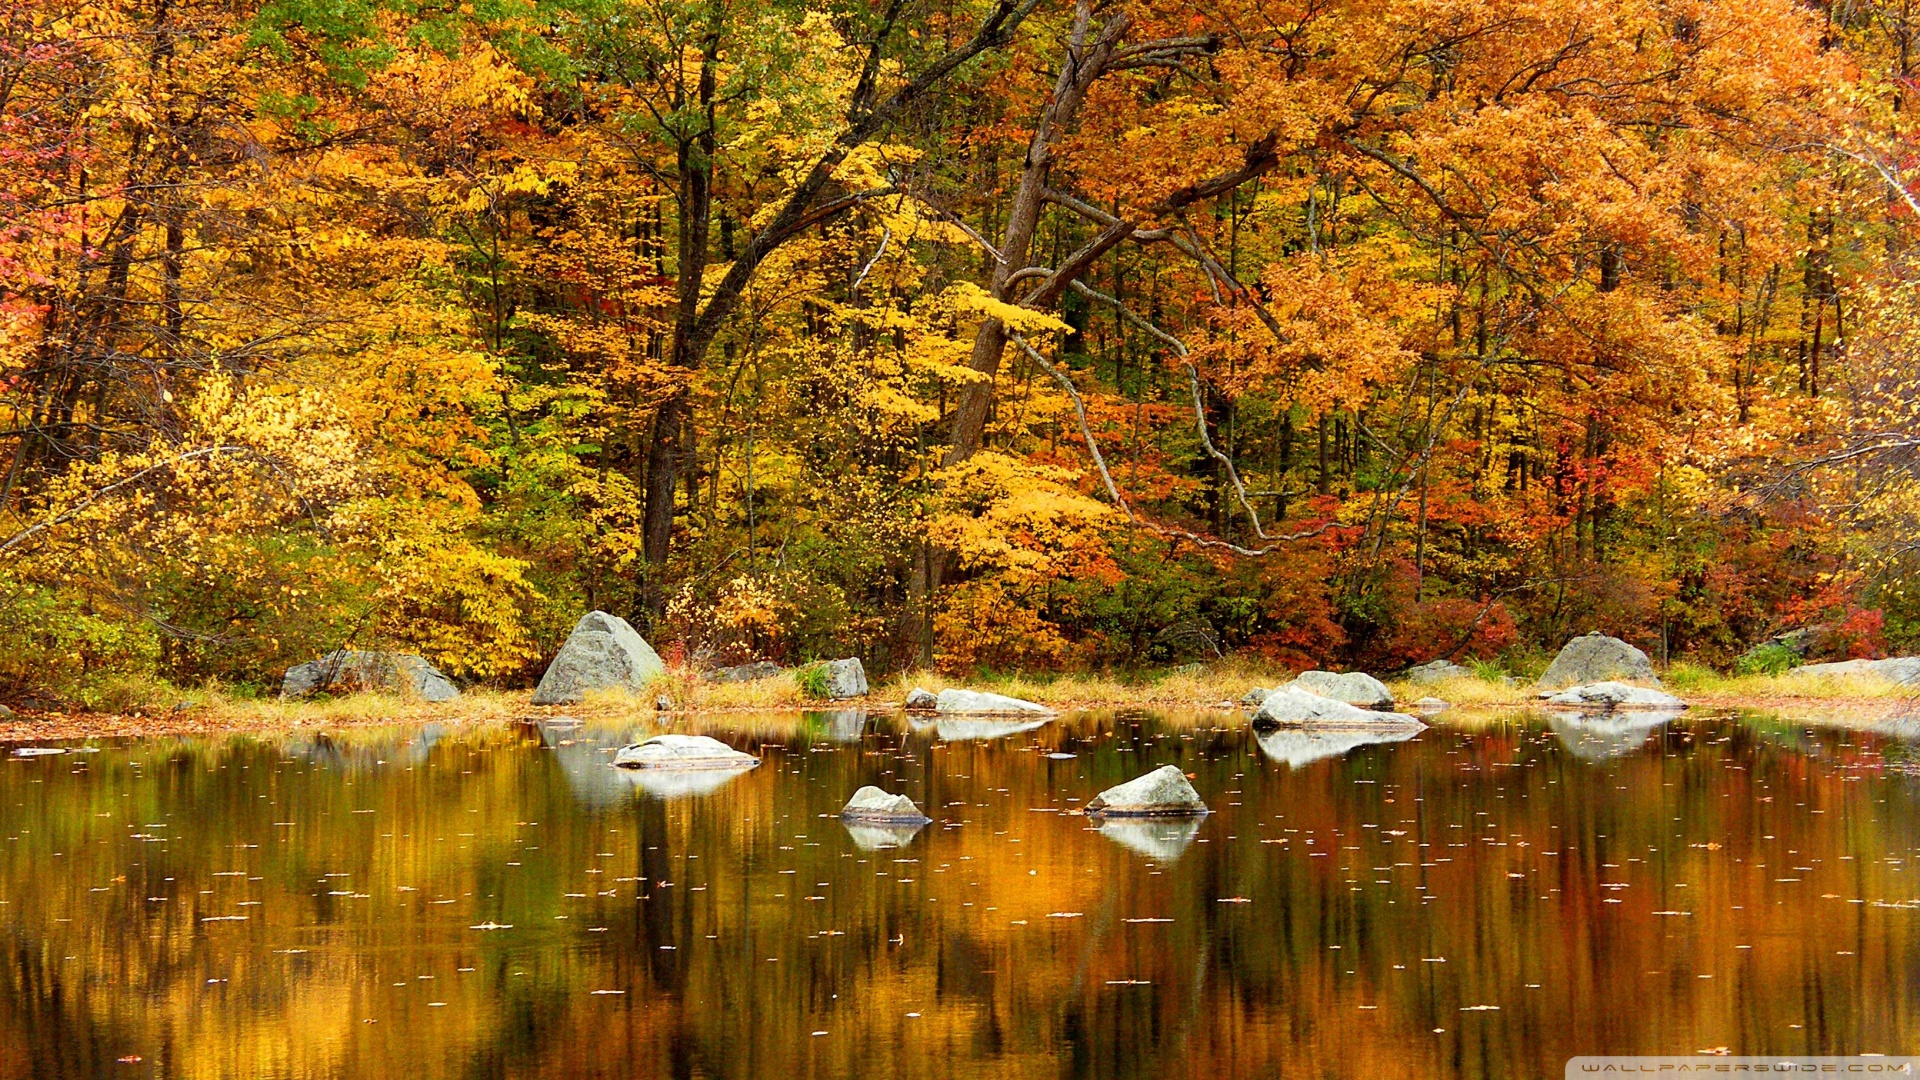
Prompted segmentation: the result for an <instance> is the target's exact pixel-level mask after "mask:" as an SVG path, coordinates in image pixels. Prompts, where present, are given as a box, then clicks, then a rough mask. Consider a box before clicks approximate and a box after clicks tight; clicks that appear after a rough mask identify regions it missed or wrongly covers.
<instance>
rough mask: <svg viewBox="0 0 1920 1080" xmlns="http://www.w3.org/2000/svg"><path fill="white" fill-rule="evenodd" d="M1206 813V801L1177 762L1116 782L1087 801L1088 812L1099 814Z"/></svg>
mask: <svg viewBox="0 0 1920 1080" xmlns="http://www.w3.org/2000/svg"><path fill="white" fill-rule="evenodd" d="M1206 812H1207V804H1206V803H1204V802H1202V801H1201V800H1200V793H1199V792H1197V791H1195V790H1193V785H1192V784H1191V783H1188V782H1187V774H1186V773H1183V772H1181V771H1180V767H1179V766H1178V765H1162V766H1160V767H1159V768H1157V769H1155V770H1153V771H1152V772H1150V773H1148V774H1146V775H1145V776H1142V777H1139V778H1137V779H1133V780H1129V781H1127V782H1126V783H1124V784H1116V785H1114V786H1113V787H1110V788H1108V789H1107V790H1105V791H1103V792H1101V793H1100V794H1099V795H1098V796H1096V797H1095V798H1094V800H1093V801H1092V802H1090V803H1088V804H1087V813H1089V814H1092V815H1095V816H1099V817H1190V816H1193V815H1195V814H1204V813H1206Z"/></svg>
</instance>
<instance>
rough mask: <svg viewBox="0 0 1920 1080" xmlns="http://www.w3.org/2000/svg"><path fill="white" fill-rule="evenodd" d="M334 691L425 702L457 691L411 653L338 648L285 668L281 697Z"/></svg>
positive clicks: (456, 694) (449, 698) (452, 695)
mask: <svg viewBox="0 0 1920 1080" xmlns="http://www.w3.org/2000/svg"><path fill="white" fill-rule="evenodd" d="M323 690H324V691H327V692H329V693H335V694H358V693H375V692H381V691H384V692H386V693H390V694H412V695H414V696H416V697H420V698H424V699H426V700H427V701H452V700H453V699H454V698H457V697H459V696H460V691H459V689H458V688H457V687H455V686H454V685H453V683H452V682H450V681H448V679H447V677H446V676H445V675H442V674H440V669H439V668H436V667H434V666H433V665H432V664H429V663H427V662H426V660H424V659H423V658H421V657H418V656H414V655H413V654H412V653H390V652H362V651H359V650H355V649H340V650H337V651H334V652H330V653H328V654H327V655H325V656H323V657H321V658H320V659H318V660H309V661H307V662H306V663H304V664H300V665H298V666H297V667H291V668H288V669H287V674H286V677H285V678H283V679H281V680H280V696H281V697H306V696H307V695H308V694H315V693H319V692H321V691H323Z"/></svg>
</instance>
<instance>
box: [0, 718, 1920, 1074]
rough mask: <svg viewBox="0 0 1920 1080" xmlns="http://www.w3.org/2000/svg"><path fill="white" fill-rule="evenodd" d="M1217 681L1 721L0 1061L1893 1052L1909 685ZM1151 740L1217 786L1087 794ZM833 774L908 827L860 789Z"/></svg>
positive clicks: (1012, 1070) (1908, 948)
mask: <svg viewBox="0 0 1920 1080" xmlns="http://www.w3.org/2000/svg"><path fill="white" fill-rule="evenodd" d="M1221 722H1222V721H1220V720H1219V719H1216V718H1209V717H1194V716H1187V717H1174V716H1158V715H1147V714H1113V713H1087V714H1078V715H1074V716H1070V717H1066V718H1063V719H1060V720H1055V721H1053V722H1051V723H1047V724H1044V725H1042V726H1039V727H1037V728H1031V727H1023V726H1022V725H1018V724H994V723H983V722H959V723H955V722H943V723H941V724H939V725H938V726H935V725H932V724H920V723H915V724H909V723H908V722H907V721H906V720H905V719H904V718H902V717H900V716H897V715H887V714H877V715H872V716H863V715H862V714H860V713H823V714H809V715H808V716H806V717H804V718H802V719H799V720H796V719H794V718H792V717H769V718H766V719H764V720H754V719H734V720H714V721H691V722H687V723H685V724H682V725H679V726H677V727H676V728H675V730H684V731H691V732H698V733H705V734H710V735H714V736H716V737H718V738H721V739H723V740H725V741H727V742H729V743H731V744H733V745H735V746H737V747H739V748H742V749H746V750H751V751H754V752H756V753H758V754H760V755H761V756H762V757H763V759H764V764H762V765H761V767H760V768H758V769H755V770H753V771H751V772H747V773H744V774H738V775H733V776H732V777H731V778H726V777H723V776H712V775H709V776H704V777H699V778H697V779H693V780H689V779H687V778H684V777H682V778H680V779H678V780H676V779H673V778H659V777H651V776H650V777H646V778H644V779H636V778H634V777H633V776H632V775H630V774H628V773H625V772H623V771H621V770H616V769H614V768H612V767H611V766H609V765H608V764H607V762H608V761H609V760H610V759H611V751H612V750H613V749H614V748H616V747H617V746H619V745H620V744H621V743H623V742H625V741H627V740H628V739H629V738H630V737H632V736H633V735H634V734H635V730H636V729H635V728H634V727H632V726H630V725H621V726H618V727H614V726H601V725H588V726H585V727H555V726H551V725H533V724H524V725H517V726H498V725H495V726H474V727H447V728H438V727H436V728H428V729H417V728H416V729H405V730H383V731H366V730H360V731H349V732H345V733H343V734H340V735H337V736H334V737H331V738H329V737H326V736H312V735H307V736H291V737H278V736H275V737H264V736H261V737H256V736H230V737H209V738H200V739H164V740H147V741H138V742H133V743H124V744H118V745H106V746H103V747H101V748H100V749H99V750H98V752H94V753H86V754H78V753H68V754H62V755H57V756H43V757H29V758H20V757H14V756H11V755H12V753H13V751H12V749H11V748H7V749H5V750H4V751H3V752H5V753H6V754H8V755H9V756H8V757H7V759H6V760H5V761H4V762H0V950H3V951H4V955H0V1080H7V1078H13V1077H61V1078H67V1077H94V1076H110V1077H138V1076H182V1077H249V1078H251V1077H301V1078H306V1077H313V1078H319V1077H342V1076H349V1077H403V1078H406V1080H430V1078H439V1077H490V1076H503V1077H504V1076H513V1077H534V1076H542V1077H562V1076H565V1077H572V1076H583V1077H584V1076H606V1077H629V1076H631V1077H655V1076H674V1077H774V1078H779V1080H794V1078H798V1077H841V1076H852V1075H859V1076H871V1077H909V1078H911V1077H947V1076H996V1077H999V1076H1005V1077H1026V1076H1033V1077H1062V1076H1065V1077H1082V1076H1089V1077H1119V1076H1129V1077H1130V1076H1140V1077H1170V1076H1178V1077H1221V1076H1248V1077H1275V1076H1314V1077H1322V1076H1354V1077H1360V1076H1407V1077H1425V1076H1468V1077H1533V1076H1538V1077H1558V1076H1560V1075H1561V1073H1562V1069H1563V1066H1564V1063H1565V1061H1566V1059H1567V1058H1569V1057H1571V1056H1573V1055H1576V1054H1593V1053H1642V1054H1652V1053H1685V1054H1691V1053H1695V1052H1697V1051H1707V1050H1714V1049H1717V1048H1726V1049H1729V1050H1731V1051H1732V1052H1733V1053H1736V1054H1763V1053H1782V1054H1784V1053H1796V1054H1814V1053H1821V1054H1829V1053H1831V1054H1838V1053H1859V1052H1886V1053H1897V1052H1911V1051H1913V1050H1914V1049H1915V1048H1916V1047H1920V863H1917V862H1916V860H1920V775H1917V774H1920V741H1914V742H1907V741H1902V739H1901V738H1899V737H1898V736H1899V735H1901V734H1908V735H1909V737H1910V738H1913V739H1915V740H1920V725H1916V726H1915V731H1914V732H1912V733H1906V732H1903V731H1901V730H1899V729H1898V728H1895V729H1893V731H1892V733H1891V734H1868V733H1857V732H1855V733H1849V732H1845V731H1839V730H1834V729H1811V728H1806V727H1802V726H1799V725H1795V724H1792V723H1790V722H1784V721H1781V720H1778V719H1774V718H1768V717H1758V716H1736V717H1710V716H1703V715H1689V716H1685V717H1683V718H1681V719H1678V720H1674V721H1672V722H1669V723H1667V724H1664V725H1647V724H1635V723H1632V722H1630V721H1613V722H1606V723H1601V724H1586V725H1583V724H1581V723H1580V722H1578V721H1568V720H1553V721H1549V720H1548V719H1546V718H1544V717H1539V716H1533V717H1525V716H1516V717H1513V718H1511V719H1507V720H1499V721H1494V722H1490V723H1485V724H1479V725H1475V726H1473V727H1471V728H1461V727H1452V726H1449V725H1447V724H1446V723H1444V722H1442V723H1439V724H1437V725H1436V726H1435V727H1433V728H1431V729H1429V730H1427V731H1424V732H1422V733H1420V734H1419V735H1417V736H1415V737H1413V738H1411V739H1408V740H1406V741H1400V742H1393V743H1378V744H1372V745H1369V744H1366V743H1365V742H1364V741H1361V740H1360V739H1359V737H1357V736H1346V737H1336V738H1311V737H1306V736H1302V735H1299V734H1297V733H1296V734H1281V735H1275V736H1267V737H1259V736H1256V735H1255V734H1254V733H1253V732H1250V731H1248V730H1247V729H1246V725H1245V723H1244V721H1238V722H1236V723H1234V724H1232V725H1230V726H1227V727H1217V726H1215V725H1216V724H1218V723H1221ZM639 730H640V733H642V734H645V733H649V732H650V731H651V730H652V729H650V728H645V727H643V728H641V729H639ZM1910 760H1911V763H1910ZM1168 763H1175V764H1178V765H1179V766H1180V767H1181V768H1182V769H1184V770H1185V771H1186V772H1188V773H1190V774H1192V776H1193V783H1194V786H1195V787H1196V788H1197V789H1198V790H1199V791H1200V793H1201V794H1202V795H1203V796H1204V797H1205V798H1206V800H1207V801H1208V803H1209V804H1210V805H1211V806H1212V808H1213V811H1214V812H1213V814H1212V815H1211V816H1209V817H1207V818H1206V819H1204V820H1203V821H1201V822H1199V823H1197V824H1184V825H1182V824H1158V825H1132V826H1122V825H1108V826H1106V827H1104V828H1095V827H1094V826H1092V825H1091V824H1090V823H1089V822H1088V820H1087V819H1086V818H1085V817H1084V816H1083V815H1081V814H1080V813H1079V812H1078V810H1077V808H1078V807H1079V806H1080V805H1081V804H1083V803H1084V802H1085V801H1086V800H1088V799H1091V798H1092V797H1093V796H1094V795H1096V794H1098V793H1099V792H1100V791H1101V790H1102V789H1103V788H1105V787H1108V786H1110V785H1112V784H1115V783H1118V782H1120V781H1122V780H1127V779H1131V778H1132V777H1134V776H1137V775H1139V774H1140V773H1143V772H1145V771H1147V770H1148V769H1150V768H1153V767H1156V766H1159V765H1163V764H1168ZM1910 770H1911V771H1910ZM868 783H872V784H879V785H881V786H883V787H886V788H888V789H889V790H895V791H901V792H904V793H906V794H908V795H911V796H912V797H913V798H914V799H915V800H916V801H918V802H919V803H920V805H921V806H922V808H924V809H925V810H926V811H927V812H928V813H929V814H930V815H931V816H932V817H933V819H934V821H933V823H932V824H931V825H928V826H926V827H925V828H923V829H921V830H919V831H918V833H917V834H913V833H889V832H887V831H883V830H875V829H850V828H849V827H847V826H846V825H844V824H842V823H841V822H840V821H839V820H838V818H837V817H836V816H835V815H836V814H837V812H838V811H839V809H840V806H841V805H842V804H843V803H844V802H845V801H846V799H847V797H848V796H849V795H850V794H851V793H852V792H853V791H854V789H855V788H857V787H859V786H860V785H862V784H868Z"/></svg>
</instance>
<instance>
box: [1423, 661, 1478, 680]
mask: <svg viewBox="0 0 1920 1080" xmlns="http://www.w3.org/2000/svg"><path fill="white" fill-rule="evenodd" d="M1472 677H1473V670H1472V669H1471V668H1464V667H1461V666H1460V665H1459V664H1456V663H1454V662H1453V661H1451V660H1431V661H1428V662H1427V663H1424V664H1419V665H1416V666H1414V667H1410V668H1408V669H1407V681H1408V682H1410V683H1412V684H1414V685H1415V686H1431V685H1433V684H1434V683H1439V682H1446V681H1447V680H1448V679H1470V678H1472Z"/></svg>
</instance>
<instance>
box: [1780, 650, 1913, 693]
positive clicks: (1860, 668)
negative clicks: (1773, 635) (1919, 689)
mask: <svg viewBox="0 0 1920 1080" xmlns="http://www.w3.org/2000/svg"><path fill="white" fill-rule="evenodd" d="M1788 674H1789V675H1795V676H1804V677H1807V678H1819V677H1821V676H1827V677H1839V678H1844V677H1848V676H1854V677H1860V676H1865V677H1867V678H1875V679H1886V680H1887V681H1889V682H1896V683H1900V684H1902V685H1905V686H1920V656H1895V657H1890V658H1888V659H1886V660H1841V661H1839V662H1837V663H1832V664H1804V665H1802V666H1800V667H1797V668H1794V669H1793V670H1792V671H1790V672H1788Z"/></svg>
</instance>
